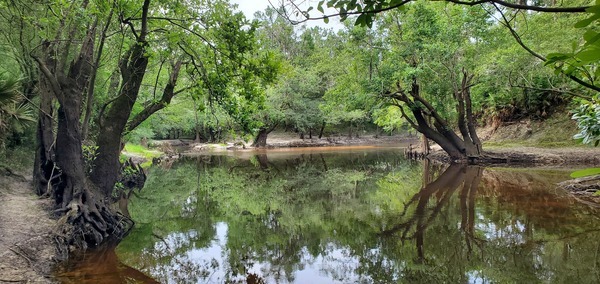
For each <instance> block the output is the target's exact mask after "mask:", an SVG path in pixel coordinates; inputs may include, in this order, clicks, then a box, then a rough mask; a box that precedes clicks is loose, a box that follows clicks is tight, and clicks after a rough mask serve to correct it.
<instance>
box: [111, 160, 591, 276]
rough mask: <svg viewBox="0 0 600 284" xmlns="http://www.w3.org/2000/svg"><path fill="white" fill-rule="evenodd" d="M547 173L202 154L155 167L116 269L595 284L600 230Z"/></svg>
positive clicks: (134, 208)
mask: <svg viewBox="0 0 600 284" xmlns="http://www.w3.org/2000/svg"><path fill="white" fill-rule="evenodd" d="M567 177H568V174H565V173H561V172H555V171H534V170H527V171H519V170H504V169H485V170H484V169H483V168H480V167H476V166H465V165H463V166H461V165H453V166H440V165H429V164H428V163H427V162H425V163H424V164H418V163H414V162H411V161H407V160H404V159H403V158H402V157H401V156H400V155H399V154H398V151H382V150H377V151H375V150H373V151H360V152H348V153H338V154H332V153H303V154H299V155H282V154H281V155H279V156H278V157H274V156H273V155H271V154H270V153H267V154H264V155H258V156H251V157H249V158H245V159H240V158H234V157H227V156H203V157H199V158H197V159H191V160H184V161H179V162H177V163H175V164H173V166H172V168H171V169H168V170H167V169H164V170H163V169H160V168H155V169H153V172H152V173H150V174H149V180H148V182H147V187H146V188H145V189H144V190H143V191H142V192H141V194H140V196H138V197H137V198H135V199H133V200H131V208H130V209H131V210H130V212H131V214H132V216H133V217H134V218H135V220H136V221H137V222H138V224H139V225H138V226H137V227H136V229H135V230H134V231H133V232H132V233H131V235H130V236H129V237H128V238H127V239H126V240H125V241H124V242H123V243H122V244H121V245H120V246H119V248H118V250H117V252H118V255H119V258H120V260H121V261H123V262H124V263H126V264H127V265H129V266H131V267H135V268H137V269H139V270H140V271H142V272H144V273H145V274H147V275H150V276H152V277H154V278H155V279H157V280H158V281H160V282H163V283H262V282H265V283H292V282H294V283H310V282H313V283H397V282H401V283H468V282H477V283H488V282H499V283H515V282H569V281H575V280H577V281H575V282H578V283H597V282H600V276H599V275H598V272H597V271H596V269H595V268H594V265H600V262H599V260H598V255H600V233H598V228H600V222H599V221H598V217H596V216H598V215H597V213H596V212H594V211H590V209H588V208H584V207H582V206H579V205H577V204H575V203H573V202H572V200H571V199H570V198H568V197H567V196H562V195H561V194H559V193H558V192H556V191H553V190H551V189H549V187H550V185H552V184H553V183H554V182H556V181H560V180H561V179H565V178H567Z"/></svg>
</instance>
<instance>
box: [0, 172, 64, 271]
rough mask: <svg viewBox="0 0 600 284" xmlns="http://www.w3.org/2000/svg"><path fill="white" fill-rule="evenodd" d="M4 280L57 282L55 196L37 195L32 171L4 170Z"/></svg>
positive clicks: (0, 197) (0, 266)
mask: <svg viewBox="0 0 600 284" xmlns="http://www.w3.org/2000/svg"><path fill="white" fill-rule="evenodd" d="M0 204H1V205H0V283H55V281H54V280H53V279H52V269H53V265H54V264H55V262H56V260H55V259H56V251H55V248H54V241H53V233H52V228H53V226H54V224H55V221H54V220H52V219H51V218H50V215H49V211H50V208H51V206H52V205H51V200H48V199H40V198H39V197H37V196H35V194H34V192H33V190H32V187H31V180H30V178H28V175H24V174H18V173H13V172H10V171H7V170H5V169H2V170H0Z"/></svg>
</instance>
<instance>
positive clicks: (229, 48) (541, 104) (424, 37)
mask: <svg viewBox="0 0 600 284" xmlns="http://www.w3.org/2000/svg"><path fill="white" fill-rule="evenodd" d="M409 2H410V3H409ZM449 2H460V1H449ZM466 2H468V1H466ZM483 2H484V3H483V4H481V5H460V4H461V3H458V4H451V3H447V2H443V1H363V2H362V3H363V4H362V6H361V5H360V3H359V4H357V1H342V0H338V1H329V2H328V3H324V2H323V1H321V2H319V4H318V5H316V6H315V8H314V9H310V8H309V9H310V10H318V11H321V12H322V11H323V10H322V7H323V5H329V6H332V7H336V8H337V9H338V11H339V15H338V16H341V17H342V18H348V19H347V20H346V21H345V22H344V28H343V29H341V30H339V31H333V30H329V29H323V28H321V27H313V28H306V27H303V26H301V25H296V26H294V25H293V24H292V22H293V21H294V19H293V18H294V17H296V20H297V21H303V20H304V19H305V18H306V17H304V18H303V16H304V15H308V12H310V10H308V9H307V10H308V11H302V10H298V11H296V12H298V13H296V14H294V10H293V9H290V8H289V7H290V6H289V5H290V4H293V1H284V3H283V4H286V5H287V6H284V7H287V8H286V9H284V8H276V7H274V8H269V9H267V10H265V11H263V12H259V13H257V14H256V15H255V20H252V21H250V20H248V19H246V18H245V17H244V15H243V14H242V13H241V12H239V11H236V10H235V7H234V6H232V5H231V4H230V3H228V2H227V1H202V0H196V1H188V2H185V3H179V2H176V3H171V2H168V1H159V2H154V1H149V0H146V1H144V2H143V3H134V2H129V1H109V0H104V1H101V0H98V1H87V0H84V1H74V2H69V1H66V2H65V1H41V2H40V1H0V11H1V12H0V21H2V25H1V28H0V34H1V35H2V40H1V41H0V54H2V57H3V58H4V61H3V62H2V63H1V65H0V74H1V75H0V76H1V77H2V78H1V79H0V94H1V96H0V138H1V139H0V141H1V145H2V146H1V147H2V151H3V152H4V153H5V154H4V155H8V153H13V152H14V149H15V147H19V145H29V146H30V145H34V144H35V145H37V147H36V158H35V160H34V163H35V165H34V180H35V181H36V191H37V192H38V193H39V194H41V195H47V196H51V197H53V198H54V200H55V201H56V206H57V209H59V211H60V212H62V213H63V214H64V216H65V217H64V218H65V219H66V220H68V222H67V223H69V224H75V228H76V229H67V230H71V231H69V232H70V233H69V234H71V235H72V236H74V235H76V234H79V233H81V234H80V235H83V236H85V237H84V240H80V242H79V243H77V245H80V246H87V245H94V244H97V243H100V242H102V241H103V240H104V239H105V238H106V237H107V236H110V235H119V234H120V233H122V232H123V231H125V230H126V228H125V227H126V224H120V223H119V221H118V220H117V219H116V218H115V216H114V212H112V211H111V209H110V208H109V206H108V204H109V203H110V202H111V200H112V198H113V197H118V196H119V195H120V193H119V190H123V189H119V188H115V185H116V184H117V183H118V182H119V178H120V177H119V175H120V174H119V171H120V169H121V165H120V161H119V153H120V151H121V149H122V147H123V142H125V141H130V142H133V143H138V142H140V141H142V140H143V139H165V138H181V137H187V138H194V139H197V140H199V141H210V142H222V141H225V140H236V139H242V140H252V141H254V144H255V145H256V146H264V145H265V144H266V139H267V135H268V134H269V133H270V132H272V131H273V130H275V129H279V130H285V131H291V132H295V133H297V134H298V135H299V136H300V137H311V138H312V137H313V136H314V137H322V135H324V133H326V134H339V133H343V135H348V136H353V135H358V134H360V133H364V131H374V130H375V131H379V130H378V129H382V131H385V132H388V133H392V132H394V133H396V132H398V131H408V129H410V128H417V129H419V128H420V129H421V130H420V132H431V133H430V134H429V135H431V136H432V137H434V136H436V135H438V136H439V137H441V138H439V139H442V138H443V139H446V140H450V142H449V145H450V146H448V149H449V150H447V151H449V153H450V152H452V151H454V152H455V153H456V154H457V155H459V156H460V155H465V154H466V155H468V156H472V155H474V154H473V153H475V152H477V153H479V152H480V151H481V143H480V142H478V141H476V140H478V138H476V134H475V132H474V131H473V130H472V129H471V128H474V127H475V124H474V123H477V124H478V125H480V126H481V125H498V124H501V123H503V122H507V121H513V120H518V119H524V118H529V119H545V118H547V117H549V116H550V115H552V114H553V113H554V112H557V111H559V112H561V113H565V115H567V114H566V113H567V111H573V112H574V118H575V119H577V120H578V125H579V128H580V133H579V134H576V138H578V139H581V141H582V142H584V143H588V144H595V145H597V144H598V141H600V140H599V137H600V123H599V121H600V106H599V104H598V89H599V87H598V84H597V80H598V76H600V71H599V70H598V62H599V61H600V40H599V39H600V33H599V31H598V30H599V25H598V23H599V19H600V6H598V3H596V5H595V6H590V7H588V6H589V5H593V4H594V2H593V1H570V3H569V5H570V6H569V7H579V8H578V10H573V11H571V10H569V9H566V11H554V10H552V9H553V7H558V8H556V9H561V6H557V5H558V4H557V3H555V2H556V1H553V0H543V1H542V0H539V1H525V2H523V1H506V2H504V1H483ZM497 2H502V3H509V5H501V4H498V3H497ZM511 3H513V4H511ZM463 4H464V3H463ZM369 5H371V6H369ZM515 5H516V8H515ZM532 7H542V9H537V10H536V9H533V8H532ZM581 7H583V8H581ZM364 11H377V12H373V13H364ZM384 11H385V12H384ZM289 12H291V14H289ZM305 13H306V14H305ZM352 15H356V16H352ZM365 15H366V16H365ZM309 18H310V17H309ZM321 18H323V20H327V19H328V17H327V16H325V17H321ZM298 19H299V20H298ZM290 20H291V21H290ZM453 133H454V134H453ZM456 133H458V134H456ZM573 134H575V133H573ZM425 135H426V136H427V134H425ZM442 136H443V137H442ZM457 138H458V140H460V141H458V140H456V139H457ZM430 139H433V140H434V141H435V138H431V137H430ZM467 140H469V141H470V142H472V143H471V144H472V145H469V143H466V144H465V141H467ZM471 140H472V141H471ZM436 142H437V141H436ZM461 143H462V144H461ZM440 144H442V143H440ZM451 147H454V149H453V148H451ZM460 147H462V149H460ZM469 147H472V148H473V149H471V150H466V148H469ZM444 149H445V150H446V148H444ZM469 151H474V152H471V153H467V152H469ZM451 155H452V154H451ZM32 160H33V159H32ZM3 166H4V165H3ZM5 167H7V165H6V166H5ZM84 224H91V226H84ZM78 226H79V227H78ZM78 228H79V229H78ZM67 235H68V234H67ZM68 241H69V242H73V240H68Z"/></svg>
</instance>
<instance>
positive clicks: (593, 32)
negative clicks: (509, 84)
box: [546, 1, 600, 91]
mask: <svg viewBox="0 0 600 284" xmlns="http://www.w3.org/2000/svg"><path fill="white" fill-rule="evenodd" d="M586 12H588V13H589V14H591V15H589V17H587V18H585V19H582V20H580V21H578V22H577V23H575V24H574V27H575V28H577V29H580V30H583V41H581V40H580V41H579V42H573V45H572V49H571V51H570V52H553V53H549V54H548V55H547V60H546V65H548V66H552V67H554V68H555V70H556V72H560V73H564V74H567V75H572V76H576V77H578V78H582V79H583V80H584V81H585V82H587V83H589V84H590V85H591V86H596V87H597V88H596V91H599V90H600V87H598V86H597V85H595V82H597V81H598V79H599V78H600V68H598V65H599V63H600V1H596V5H594V6H591V7H589V8H588V9H587V10H586Z"/></svg>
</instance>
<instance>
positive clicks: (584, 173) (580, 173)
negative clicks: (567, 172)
mask: <svg viewBox="0 0 600 284" xmlns="http://www.w3.org/2000/svg"><path fill="white" fill-rule="evenodd" d="M593 175H600V168H587V169H583V170H580V171H576V172H572V173H571V177H572V178H580V177H586V176H593Z"/></svg>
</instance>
